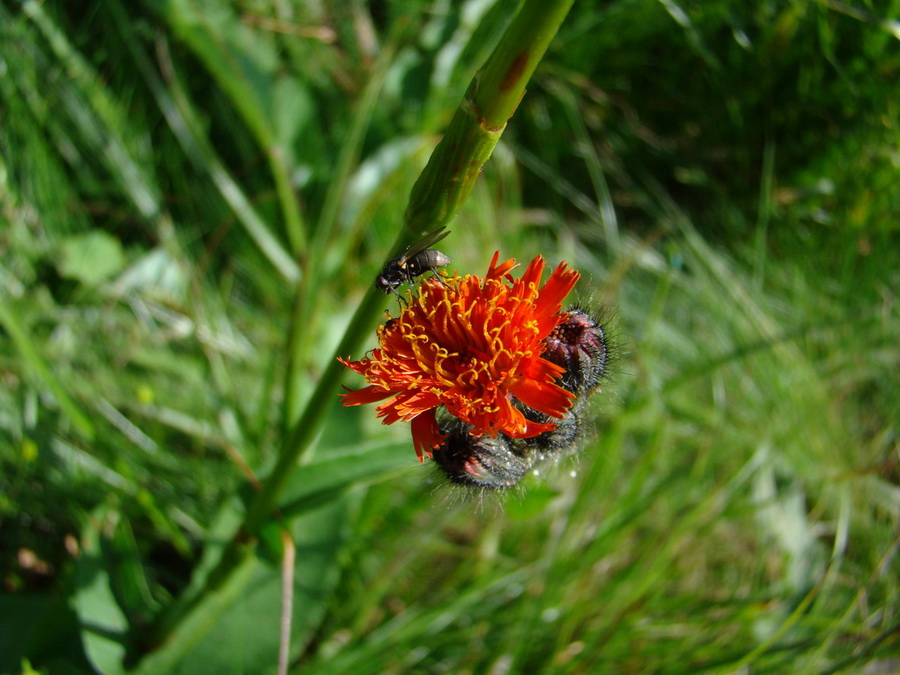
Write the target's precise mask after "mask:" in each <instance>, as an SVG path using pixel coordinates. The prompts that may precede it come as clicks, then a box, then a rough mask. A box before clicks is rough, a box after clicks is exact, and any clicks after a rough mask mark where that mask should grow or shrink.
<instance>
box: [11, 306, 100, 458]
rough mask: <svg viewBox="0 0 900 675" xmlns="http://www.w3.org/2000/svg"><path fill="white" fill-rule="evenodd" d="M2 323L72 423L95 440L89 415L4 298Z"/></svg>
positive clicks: (27, 362) (29, 366)
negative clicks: (58, 376) (44, 356)
mask: <svg viewBox="0 0 900 675" xmlns="http://www.w3.org/2000/svg"><path fill="white" fill-rule="evenodd" d="M0 325H2V326H3V327H4V328H5V329H6V332H7V333H9V336H10V337H11V338H12V341H13V343H14V344H15V345H16V348H17V349H18V350H19V353H20V354H21V355H22V359H23V360H24V361H25V364H26V365H27V366H28V368H30V369H31V371H32V372H33V373H34V374H35V375H36V376H37V377H38V378H39V379H40V381H41V382H43V384H44V386H45V387H47V389H49V390H50V392H51V393H52V394H53V396H54V397H55V398H56V401H57V403H59V407H60V408H62V411H63V412H64V413H65V414H66V416H67V417H68V418H69V419H70V420H71V422H72V424H74V425H75V427H76V428H77V429H78V431H80V432H81V433H82V434H84V435H85V436H86V437H87V438H88V439H91V440H93V438H94V425H93V424H91V421H90V419H89V417H88V415H87V414H86V413H84V412H83V411H82V410H81V407H80V406H79V405H78V404H77V403H76V402H75V400H74V399H73V398H72V397H70V396H69V394H68V392H67V391H66V389H65V387H64V386H63V385H62V383H61V382H60V381H59V379H57V377H56V376H55V375H54V374H53V371H52V370H51V369H50V366H49V365H48V364H47V362H46V361H45V360H44V358H43V357H42V356H41V354H40V353H39V352H38V350H37V349H35V347H34V344H33V342H32V340H31V337H30V336H29V335H28V331H27V330H26V329H25V326H23V325H22V322H21V321H20V319H19V316H18V315H17V314H16V312H15V310H14V309H13V308H12V307H10V306H8V305H7V304H6V303H5V302H3V301H2V300H0Z"/></svg>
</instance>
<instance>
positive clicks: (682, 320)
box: [0, 0, 900, 674]
mask: <svg viewBox="0 0 900 675" xmlns="http://www.w3.org/2000/svg"><path fill="white" fill-rule="evenodd" d="M516 5H517V3H515V2H502V1H492V0H470V1H468V2H451V1H449V0H408V1H402V2H401V1H399V0H385V1H382V2H373V3H365V2H362V1H361V0H339V1H337V2H332V3H328V2H303V3H299V2H296V3H294V2H288V1H286V0H285V1H282V0H271V1H268V0H259V1H255V0H248V1H245V2H212V1H208V2H201V1H197V2H189V1H187V0H168V1H164V0H145V1H144V2H138V3H126V2H123V1H121V0H105V1H103V2H66V3H63V2H52V1H50V0H48V1H46V2H33V1H29V2H16V1H13V0H3V2H2V4H0V100H2V107H0V463H2V464H0V466H2V468H0V573H2V581H3V593H2V595H0V672H2V673H20V672H28V669H29V667H30V666H33V667H34V668H36V669H38V670H39V671H41V672H48V673H89V672H104V673H110V672H119V671H121V669H122V668H130V667H136V666H137V664H138V655H139V654H140V652H141V649H142V647H145V646H146V645H141V644H140V636H141V635H142V631H143V627H144V626H146V625H148V624H149V623H151V622H152V621H153V620H154V617H156V616H157V615H158V613H159V612H160V610H161V609H162V608H164V607H166V606H168V605H169V604H170V603H171V601H172V600H173V598H176V597H177V596H178V595H179V594H180V593H182V592H183V591H184V589H185V588H186V587H187V585H188V583H189V581H190V578H191V574H192V571H193V570H195V569H196V568H197V566H198V565H199V564H200V562H201V559H202V557H203V555H204V552H206V553H207V554H208V552H209V550H210V548H211V547H215V546H216V544H217V543H221V541H222V540H223V537H226V536H228V534H230V532H231V531H230V530H229V523H230V522H232V520H233V515H234V513H239V512H240V510H241V508H242V507H241V504H242V503H243V499H244V498H245V496H246V495H247V494H248V493H249V492H250V491H251V490H252V484H253V483H254V480H255V478H254V477H258V476H264V475H265V473H266V469H267V467H270V466H271V465H272V463H273V461H274V453H275V451H276V449H277V448H278V446H279V443H280V439H282V438H283V436H284V433H285V431H284V429H285V426H286V424H287V422H286V420H290V419H293V416H294V414H295V411H292V410H286V409H285V404H284V396H283V390H284V371H285V368H286V367H287V366H286V364H287V362H288V359H289V351H288V350H289V346H288V344H287V334H288V326H289V324H290V317H291V313H292V306H294V304H295V302H297V295H296V293H295V289H296V287H297V282H298V280H300V279H303V280H304V281H303V282H302V283H303V284H305V288H306V290H307V292H308V297H306V301H307V302H309V303H310V304H309V307H310V315H309V316H310V317H311V319H310V321H309V322H308V323H307V324H306V325H305V330H306V333H305V336H304V337H305V339H306V340H307V342H306V344H307V346H308V349H307V350H306V352H305V353H303V354H302V356H303V361H302V363H301V367H300V372H301V374H302V377H303V378H305V379H304V381H305V382H306V384H305V386H304V387H302V388H301V391H302V392H305V394H304V395H306V396H308V393H309V391H310V390H311V386H312V384H313V383H315V382H316V380H317V377H318V375H319V374H320V373H321V371H322V369H323V368H324V367H325V365H326V364H327V363H328V362H330V360H331V358H332V357H333V351H334V348H335V345H336V344H337V341H338V340H339V338H340V337H341V335H342V334H343V331H344V327H345V326H346V325H347V322H348V320H349V316H350V315H351V313H352V312H353V310H354V308H355V306H356V304H357V303H358V302H359V300H360V298H361V297H362V294H363V293H364V292H365V290H367V289H368V288H369V286H370V284H371V283H372V281H373V280H374V278H375V275H376V274H377V272H378V270H379V269H380V268H381V266H382V265H383V263H384V260H385V257H386V255H387V253H388V251H389V249H390V246H391V244H392V242H393V240H394V237H395V236H396V233H397V232H398V231H399V227H400V223H401V220H402V214H403V211H404V209H405V207H406V200H407V197H408V195H409V190H410V187H411V186H412V183H413V182H414V181H415V179H416V177H417V175H418V173H419V171H421V168H422V166H423V165H424V162H425V161H426V160H427V158H428V156H429V154H430V152H431V150H432V149H433V147H434V145H435V143H436V142H437V140H438V139H439V135H440V133H441V131H442V129H443V128H444V127H445V125H446V124H447V122H448V121H449V119H450V116H451V115H452V113H453V111H454V109H455V108H456V106H457V105H458V103H459V101H460V100H461V97H462V95H463V93H464V91H465V89H466V87H467V86H468V83H469V81H470V80H471V78H472V76H473V75H474V73H475V71H476V70H477V69H478V68H479V67H480V66H481V65H482V64H483V62H484V61H485V59H486V58H487V56H488V55H489V54H490V52H491V49H492V48H493V46H494V45H495V44H496V41H497V39H498V37H499V35H500V34H501V33H502V31H503V28H504V26H505V25H506V24H507V22H508V21H509V19H510V17H511V16H512V14H513V13H514V10H515V7H516ZM898 19H900V2H897V1H896V0H891V1H885V2H875V1H874V0H873V1H866V2H859V1H856V0H848V2H837V1H836V0H818V1H811V0H759V1H755V2H736V1H734V0H732V1H727V0H709V1H708V2H702V3H701V2H678V1H675V0H656V1H654V0H609V1H607V2H586V1H582V2H578V3H576V4H575V6H574V8H573V10H572V12H571V13H570V15H569V17H568V18H567V20H566V22H565V23H564V25H563V27H562V29H561V31H560V33H559V34H558V35H557V37H556V39H555V41H554V42H553V43H552V45H551V48H550V52H549V53H548V55H547V57H546V58H545V60H544V62H543V63H542V64H541V66H540V67H539V69H538V71H537V73H536V74H535V77H534V79H533V81H532V82H531V85H530V86H529V89H528V92H527V94H526V96H525V97H524V99H523V101H522V103H521V105H520V108H519V111H518V112H517V113H516V115H515V117H514V118H513V119H512V120H511V121H510V124H509V126H508V129H507V131H506V133H505V134H504V136H503V139H502V140H501V142H500V145H499V146H498V148H497V150H496V151H495V154H494V156H493V158H492V159H491V160H490V162H489V163H488V164H487V165H486V167H485V170H484V173H483V175H482V177H481V178H480V180H479V183H478V184H477V186H476V188H475V191H474V192H473V194H472V196H471V197H470V199H469V201H468V202H467V204H466V206H465V208H464V209H463V211H462V212H460V213H459V215H458V216H457V218H456V220H455V221H454V223H453V224H452V226H451V229H452V234H451V235H450V237H449V238H448V239H446V240H445V241H444V242H442V245H441V250H443V251H445V252H446V253H447V254H449V255H450V256H451V257H452V258H453V261H454V262H453V264H452V265H451V266H450V269H451V270H452V269H458V270H459V271H460V272H461V273H479V274H483V273H484V271H485V270H486V269H487V263H488V261H489V260H490V257H491V255H492V253H493V251H494V250H496V249H500V250H501V252H502V254H503V255H505V256H509V257H516V258H518V259H520V260H521V261H527V260H530V259H531V258H532V257H533V256H535V255H538V254H542V255H544V256H545V257H547V258H548V260H549V261H550V262H551V263H552V264H555V263H556V262H558V261H559V260H563V259H564V260H567V261H569V262H570V263H571V264H572V265H573V266H574V267H576V268H577V269H579V270H580V271H581V272H582V274H583V277H582V280H581V281H580V282H579V286H578V288H577V290H576V293H575V295H576V296H577V297H576V298H575V299H576V300H577V301H579V302H581V303H582V304H585V305H586V306H588V307H591V308H593V309H594V310H595V311H597V312H599V313H601V314H602V316H604V317H605V319H606V320H608V322H609V325H608V328H609V331H610V333H611V334H612V335H614V336H615V344H616V360H615V364H614V367H613V369H612V370H613V372H612V373H611V377H610V379H609V382H608V383H607V385H606V386H605V387H604V389H603V391H602V393H600V394H599V395H597V396H596V402H595V404H594V406H593V413H594V414H593V416H594V417H595V418H596V420H595V423H594V424H595V431H594V432H593V433H592V434H591V440H590V441H589V443H588V444H587V446H586V447H585V448H584V450H583V452H581V453H580V454H579V455H577V456H576V457H574V458H569V459H566V460H563V461H562V462H561V463H559V464H558V465H556V466H553V467H547V468H546V469H545V470H543V471H541V473H540V475H539V476H530V477H529V478H528V479H527V480H526V481H525V483H524V484H523V486H522V488H521V489H517V490H514V491H513V492H512V493H511V494H507V495H502V496H497V495H494V494H477V493H465V492H460V491H457V490H455V489H451V488H449V487H447V486H445V485H443V484H442V483H441V481H440V480H439V479H438V477H437V474H436V472H435V471H434V469H433V467H432V466H430V465H429V464H426V465H425V466H424V467H423V466H421V465H419V464H418V463H417V462H416V460H415V455H414V453H413V450H412V445H411V442H410V437H409V430H408V428H407V427H406V426H405V425H395V426H393V427H384V426H382V425H380V424H379V423H378V420H376V419H375V416H374V411H373V410H372V409H371V407H369V408H354V409H343V408H341V407H340V406H339V404H338V402H337V401H335V403H334V407H333V410H332V412H331V413H330V414H329V417H328V420H327V421H326V424H325V430H324V432H323V433H322V435H321V436H320V438H319V440H318V441H317V443H316V446H315V449H314V456H313V457H312V460H311V461H310V462H309V463H308V464H307V465H305V466H303V467H302V468H301V469H299V470H298V471H297V472H296V475H295V476H293V477H292V479H291V486H290V488H289V490H288V493H287V494H286V495H285V497H284V500H283V503H282V506H283V508H284V510H285V514H286V515H288V516H291V517H294V516H296V519H295V520H294V521H293V522H292V530H293V532H294V536H295V541H296V545H297V564H296V578H295V580H294V592H295V608H294V620H293V628H292V641H291V646H292V651H291V663H292V668H293V670H294V671H296V672H304V673H306V672H309V673H335V674H338V673H406V672H417V673H418V672H421V673H495V674H500V673H540V672H552V673H643V672H653V673H695V672H743V673H750V672H752V673H768V672H779V673H780V672H810V673H822V672H861V673H862V672H889V671H890V670H892V669H900V637H898V636H900V632H898V631H900V617H898V612H900V606H898V591H900V589H898V584H900V562H898V556H897V552H898V551H897V549H898V542H900V486H898V481H900V453H898V447H900V446H898V436H897V434H898V421H900V378H898V373H900V346H898V345H900V306H898V291H900V225H898V223H900V122H898V114H900V96H898V91H900V87H898V83H900V41H898V37H900V23H898ZM385 308H389V309H391V310H392V311H394V310H396V301H395V300H393V299H392V298H386V299H385ZM373 329H374V326H373ZM374 344H375V343H374V333H373V335H372V336H371V337H369V338H367V339H366V341H365V346H364V347H363V350H365V349H370V348H371V347H373V346H374ZM352 356H354V357H355V358H360V357H361V356H362V353H359V354H354V355H352ZM347 384H348V385H350V386H359V385H360V382H359V381H358V380H357V379H351V378H350V377H348V378H347ZM304 404H305V401H303V400H301V401H299V402H298V405H300V406H302V405H304ZM229 518H232V520H229ZM281 595H282V584H281V580H280V577H279V571H278V566H277V563H275V564H273V565H264V566H261V567H260V568H259V569H258V570H257V571H256V572H255V573H254V576H253V577H252V579H251V580H250V582H249V583H248V584H247V585H246V587H244V588H243V589H242V590H241V592H240V593H239V594H238V597H237V599H236V600H235V602H234V604H233V605H231V606H230V607H229V609H228V610H227V611H226V612H225V613H224V614H223V615H222V616H221V617H220V618H218V619H217V621H216V623H215V625H214V626H213V627H212V629H211V631H210V632H209V633H208V634H206V635H205V637H204V638H203V640H202V641H201V642H200V643H199V644H198V645H197V646H196V647H194V648H192V649H191V650H190V651H191V653H190V655H189V656H188V657H187V658H186V659H185V660H183V661H182V662H181V663H180V664H179V666H178V667H177V672H184V673H188V672H190V673H206V672H209V673H226V672H235V673H239V672H246V673H273V672H275V664H276V659H277V650H278V640H279V638H278V630H279V613H280V598H281ZM122 636H126V638H125V639H120V638H121V637H122ZM23 659H25V661H23ZM123 663H124V664H125V665H124V666H123V665H122V664H123ZM29 664H30V666H29Z"/></svg>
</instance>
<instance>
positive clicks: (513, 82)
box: [149, 0, 573, 663]
mask: <svg viewBox="0 0 900 675" xmlns="http://www.w3.org/2000/svg"><path fill="white" fill-rule="evenodd" d="M572 3H573V0H556V1H553V0H525V2H524V3H523V5H522V8H521V10H520V12H519V14H518V15H517V16H516V17H515V18H514V19H513V21H512V22H511V24H510V26H509V27H508V29H507V31H506V32H505V33H504V35H503V37H502V38H501V41H500V43H499V44H498V45H497V48H496V49H495V50H494V53H493V54H492V56H491V58H490V60H489V61H488V63H487V65H486V66H485V68H484V69H483V70H482V71H481V72H479V73H478V74H477V75H476V76H475V78H474V80H473V81H472V84H471V85H470V86H469V90H468V92H467V94H466V97H465V99H464V101H463V102H462V104H461V105H460V107H459V109H458V110H457V111H456V114H455V115H454V117H453V120H452V121H451V123H450V126H449V128H448V129H447V133H446V134H445V136H444V138H443V140H442V141H441V142H440V144H439V145H438V147H437V148H436V149H435V151H434V153H433V154H432V156H431V159H430V160H429V162H428V165H427V166H426V167H425V170H424V171H423V173H422V175H421V176H420V178H419V180H418V181H417V182H416V184H415V186H414V187H413V190H412V194H411V195H410V204H409V207H408V209H407V211H406V215H405V219H404V227H403V229H402V231H401V232H400V234H399V236H398V239H397V246H398V247H400V246H402V245H403V244H404V243H409V241H410V240H411V239H412V238H413V237H416V236H419V235H421V233H422V232H424V231H426V230H430V229H434V228H436V227H438V226H440V225H445V224H446V223H448V222H449V221H450V220H451V219H452V218H453V216H454V215H455V214H456V212H457V211H458V210H459V207H460V206H461V204H462V203H463V201H464V200H465V198H466V197H467V196H468V195H469V193H470V192H471V190H472V187H473V186H474V184H475V180H476V179H477V178H478V174H479V173H480V171H481V167H482V166H483V165H484V163H485V162H486V161H487V160H488V158H489V157H490V156H491V153H492V152H493V149H494V147H495V146H496V144H497V141H498V140H499V139H500V135H501V134H502V133H503V130H504V128H505V126H506V121H507V120H508V119H509V118H510V117H511V116H512V114H513V112H515V109H516V107H517V106H518V104H519V101H520V100H521V98H522V96H523V94H524V92H525V85H526V83H527V82H528V79H529V78H530V76H531V74H532V73H533V72H534V69H535V67H536V66H537V64H538V62H539V61H540V59H541V58H542V56H543V55H544V52H545V51H546V49H547V46H548V45H549V43H550V40H551V39H552V37H553V35H554V34H555V33H556V31H557V29H558V28H559V26H560V24H561V23H562V21H563V19H564V18H565V16H566V13H567V12H568V10H569V8H570V7H571V6H572ZM383 303H384V296H383V295H382V294H380V293H379V292H378V291H377V290H375V289H374V287H373V288H370V289H369V291H368V293H366V295H365V296H364V298H363V300H362V301H361V302H360V305H359V307H358V308H357V310H356V313H355V314H354V316H353V319H352V320H351V322H350V325H349V326H348V328H347V330H346V332H345V333H344V337H343V339H342V340H341V343H340V345H339V346H338V348H337V352H336V354H335V355H333V356H332V357H331V358H330V360H329V361H328V362H327V365H326V367H325V371H324V372H323V373H322V376H321V378H320V380H319V383H318V385H317V386H316V389H315V391H314V392H313V393H312V395H311V396H310V398H309V402H308V403H307V406H306V408H305V410H304V411H303V413H302V414H301V415H300V417H299V419H298V420H296V422H294V423H293V424H292V425H291V428H290V431H289V432H288V433H287V435H286V439H285V441H284V443H283V445H282V447H281V449H280V452H279V455H278V461H277V462H276V465H275V467H274V468H273V469H272V471H271V472H270V473H269V475H268V477H267V478H266V480H265V481H264V484H263V487H262V489H261V490H260V491H259V492H258V493H257V494H256V497H255V499H254V500H253V501H252V503H251V504H250V506H249V508H248V510H247V513H246V515H245V517H244V521H243V523H242V525H241V527H240V529H239V531H238V532H237V533H236V534H235V537H234V539H233V540H232V541H231V543H230V545H229V546H228V549H227V550H226V552H225V554H224V555H223V556H222V558H221V561H220V564H219V565H218V567H217V568H216V569H215V570H214V571H213V572H212V573H211V574H210V580H211V583H209V584H208V585H207V587H206V588H204V589H201V590H200V591H199V593H197V594H196V595H195V596H194V597H193V598H191V599H186V598H185V599H182V601H181V602H180V603H178V608H175V607H173V608H172V609H174V610H175V611H170V612H167V613H166V616H165V618H164V620H163V621H162V622H161V623H159V624H157V626H156V630H155V631H153V637H154V638H155V639H156V640H159V641H160V642H164V643H169V644H171V643H170V640H171V638H172V636H173V635H179V636H181V639H183V640H191V641H194V640H196V639H199V638H198V635H196V634H194V633H198V632H201V631H202V630H204V627H206V626H208V625H209V623H210V621H211V616H210V608H211V607H212V608H216V609H219V610H221V608H222V605H221V603H219V602H217V601H216V596H218V595H221V596H222V597H227V596H229V595H230V594H231V592H232V591H231V590H229V592H228V593H221V592H220V591H221V589H226V588H227V589H233V588H234V583H233V582H234V580H235V578H237V577H241V578H244V576H243V575H242V574H241V570H244V569H245V568H246V566H247V562H248V559H247V556H248V554H249V551H250V550H251V549H252V547H253V545H254V541H255V536H256V535H257V534H258V533H259V531H260V530H261V528H262V527H263V526H264V525H265V524H266V522H267V521H268V520H269V519H270V518H271V517H272V515H273V513H274V511H275V508H276V506H277V504H278V500H279V498H280V496H281V494H282V492H283V491H284V488H285V486H286V485H287V483H288V480H289V478H290V476H291V474H292V473H293V471H294V469H295V468H296V467H297V466H298V465H299V464H300V463H301V462H302V459H303V457H304V455H305V453H306V452H307V451H308V449H309V448H310V446H311V445H312V443H313V440H314V439H315V438H316V436H317V435H318V433H319V431H320V429H321V428H322V425H323V423H324V420H325V418H326V416H327V413H328V410H329V408H330V407H331V406H332V405H334V402H335V397H336V394H337V392H338V389H339V387H340V382H341V377H342V375H343V372H342V371H343V370H344V368H343V366H342V365H341V364H340V363H339V362H338V361H337V360H336V357H337V356H348V355H351V354H353V353H355V352H356V351H357V350H358V349H359V347H360V345H361V344H362V342H363V340H364V339H365V338H366V336H367V335H368V334H369V331H370V329H371V325H372V323H373V322H374V320H375V317H376V316H377V314H378V311H379V309H380V308H381V307H383ZM250 555H252V554H250ZM208 596H209V597H208ZM198 614H200V615H202V619H203V620H202V621H201V620H199V618H198V616H195V615H198ZM188 629H189V630H188ZM186 631H187V632H189V633H191V635H190V636H188V635H185V632H186ZM149 658H151V659H152V658H153V657H152V656H151V657H149ZM167 663H168V662H167Z"/></svg>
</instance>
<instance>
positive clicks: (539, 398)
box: [340, 251, 579, 461]
mask: <svg viewBox="0 0 900 675" xmlns="http://www.w3.org/2000/svg"><path fill="white" fill-rule="evenodd" d="M499 256H500V252H499V251H498V252H497V253H495V254H494V257H493V259H492V260H491V264H490V268H489V269H488V273H487V275H486V276H485V277H484V279H483V280H482V279H479V278H478V277H477V276H474V275H466V276H464V277H459V276H453V277H450V278H447V279H444V280H440V279H434V278H432V279H429V280H428V281H426V282H424V283H422V284H421V286H420V287H419V293H418V295H417V296H416V297H413V298H411V299H410V303H409V305H408V306H407V307H406V308H404V309H403V310H402V311H401V312H400V316H399V317H397V318H396V319H394V318H391V319H389V320H388V321H387V323H385V324H384V325H382V326H379V327H378V345H379V346H378V348H377V349H374V350H373V351H372V356H371V358H364V359H362V360H361V361H350V360H349V359H340V361H341V363H343V364H344V365H345V366H347V367H348V368H350V369H351V370H353V371H354V372H357V373H359V374H360V375H363V376H364V377H365V378H366V382H368V383H369V386H367V387H363V388H362V389H358V390H356V391H350V390H348V392H347V393H346V394H342V396H343V399H344V405H346V406H351V405H360V404H363V403H373V402H375V401H381V400H383V399H386V398H390V400H388V401H386V402H384V403H382V404H381V405H379V406H378V408H377V410H378V416H379V417H383V418H384V424H393V423H394V422H397V421H399V420H403V421H409V422H411V423H412V424H411V429H412V436H413V445H414V446H415V449H416V454H417V455H418V457H419V460H420V461H423V459H422V458H423V454H427V455H428V456H429V457H430V456H431V450H432V448H436V447H439V446H440V445H441V443H442V442H443V439H444V436H443V434H441V432H440V430H439V428H438V424H437V419H436V418H435V411H436V409H437V408H438V406H442V405H443V406H445V407H446V409H447V411H448V412H449V413H450V414H452V415H454V416H455V417H457V418H459V419H460V420H461V421H463V422H465V423H466V424H470V425H472V429H471V434H472V435H473V436H484V435H487V436H492V437H496V436H497V434H498V433H503V434H505V435H507V436H509V437H510V438H531V437H533V436H537V435H538V434H541V433H543V432H545V431H549V430H551V429H554V428H555V427H556V425H555V424H554V423H553V422H547V423H538V422H533V421H531V420H529V419H527V418H526V417H525V415H523V414H522V410H521V408H522V407H523V406H525V407H528V408H531V409H532V410H534V411H536V412H538V413H543V414H544V415H546V416H548V417H552V418H556V419H559V418H562V417H563V416H564V415H565V414H566V412H567V411H568V409H569V407H570V406H571V405H572V399H573V398H574V395H573V394H571V393H570V392H568V391H566V390H565V389H563V388H562V387H561V386H559V385H558V384H557V380H558V379H559V378H560V376H561V375H562V374H563V372H564V369H563V368H562V367H561V366H558V365H556V364H554V363H551V362H550V361H548V360H546V359H544V358H541V354H542V353H543V351H544V348H545V347H544V339H545V338H546V337H547V336H548V335H549V334H550V333H551V332H553V329H554V328H556V326H557V325H558V324H560V323H561V322H563V321H565V318H566V315H565V314H561V313H560V308H561V305H562V301H563V299H565V297H566V295H568V293H569V291H571V290H572V288H573V287H574V286H575V282H576V281H578V277H579V274H578V272H576V271H575V270H571V269H568V266H567V265H566V263H564V262H563V263H560V264H559V266H557V268H556V269H555V270H553V273H552V274H551V275H550V278H549V279H548V280H547V283H546V284H544V286H543V287H541V286H540V281H541V276H542V275H543V272H544V266H545V264H544V259H543V258H542V257H540V256H538V257H537V258H535V259H534V260H532V261H531V263H530V264H529V265H528V267H527V268H526V270H525V273H524V274H523V275H522V278H521V279H514V278H513V277H512V275H510V274H509V272H510V270H512V269H513V267H515V266H516V261H515V260H514V259H510V260H507V261H506V262H504V263H501V264H499V265H498V264H497V260H498V258H499ZM517 403H518V406H517V405H516V404H517Z"/></svg>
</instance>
